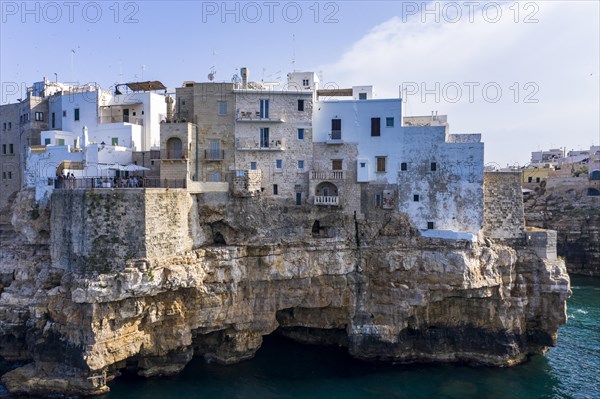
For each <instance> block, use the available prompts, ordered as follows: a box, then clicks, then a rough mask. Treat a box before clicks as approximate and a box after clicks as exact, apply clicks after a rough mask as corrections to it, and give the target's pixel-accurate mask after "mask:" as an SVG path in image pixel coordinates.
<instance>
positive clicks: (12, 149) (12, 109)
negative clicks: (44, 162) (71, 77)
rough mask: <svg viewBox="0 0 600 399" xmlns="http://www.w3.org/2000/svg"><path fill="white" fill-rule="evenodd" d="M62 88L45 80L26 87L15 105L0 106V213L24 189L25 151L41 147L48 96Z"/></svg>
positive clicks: (46, 121) (4, 211) (46, 124)
mask: <svg viewBox="0 0 600 399" xmlns="http://www.w3.org/2000/svg"><path fill="white" fill-rule="evenodd" d="M60 88H61V87H60V86H58V85H57V84H55V83H51V82H49V81H48V80H47V79H46V78H44V80H43V81H41V82H36V83H34V85H33V86H31V87H29V88H27V94H26V97H25V98H24V99H20V101H19V102H18V103H13V104H5V105H0V129H1V130H0V171H1V173H2V176H1V180H0V213H2V214H5V213H7V212H8V209H6V207H7V205H10V198H12V197H13V196H14V194H15V193H16V192H17V191H19V190H20V189H21V187H23V180H24V174H23V171H24V169H25V158H26V154H27V148H28V147H29V146H32V145H39V144H40V133H41V132H42V131H43V130H46V129H48V118H49V115H48V97H49V96H50V95H52V94H53V93H54V92H55V91H56V90H58V89H60Z"/></svg>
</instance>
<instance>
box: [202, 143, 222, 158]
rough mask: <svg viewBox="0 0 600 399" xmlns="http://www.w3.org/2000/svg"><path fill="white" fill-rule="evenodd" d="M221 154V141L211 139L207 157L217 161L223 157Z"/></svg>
mask: <svg viewBox="0 0 600 399" xmlns="http://www.w3.org/2000/svg"><path fill="white" fill-rule="evenodd" d="M222 155H223V154H221V142H220V141H216V140H211V141H209V142H208V151H206V159H208V160H213V161H217V160H220V159H223V156H222Z"/></svg>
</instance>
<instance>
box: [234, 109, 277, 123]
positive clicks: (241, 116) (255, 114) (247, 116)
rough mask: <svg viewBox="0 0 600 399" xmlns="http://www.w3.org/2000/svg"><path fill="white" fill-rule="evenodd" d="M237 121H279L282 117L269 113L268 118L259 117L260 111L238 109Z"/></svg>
mask: <svg viewBox="0 0 600 399" xmlns="http://www.w3.org/2000/svg"><path fill="white" fill-rule="evenodd" d="M236 120H237V121H238V122H261V123H264V122H275V123H281V122H284V120H283V118H279V117H277V116H273V115H269V117H268V118H265V117H261V115H260V111H239V112H238V114H237V117H236Z"/></svg>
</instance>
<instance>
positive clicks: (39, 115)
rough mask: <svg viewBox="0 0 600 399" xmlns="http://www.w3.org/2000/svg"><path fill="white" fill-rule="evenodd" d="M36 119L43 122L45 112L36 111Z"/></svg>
mask: <svg viewBox="0 0 600 399" xmlns="http://www.w3.org/2000/svg"><path fill="white" fill-rule="evenodd" d="M35 120H36V121H38V122H41V121H43V120H44V113H43V112H36V113H35Z"/></svg>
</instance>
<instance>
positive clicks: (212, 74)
mask: <svg viewBox="0 0 600 399" xmlns="http://www.w3.org/2000/svg"><path fill="white" fill-rule="evenodd" d="M208 80H210V81H211V82H212V81H213V80H215V73H214V72H211V73H209V74H208Z"/></svg>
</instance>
